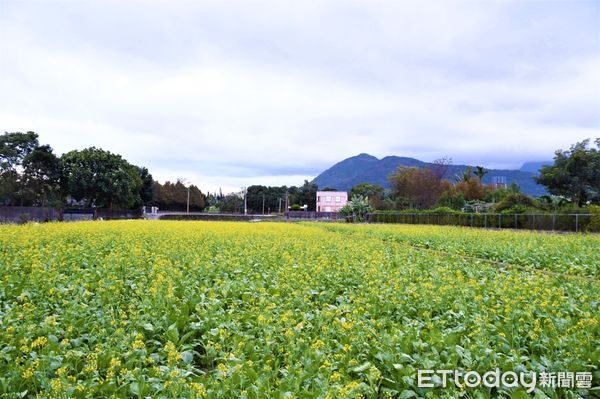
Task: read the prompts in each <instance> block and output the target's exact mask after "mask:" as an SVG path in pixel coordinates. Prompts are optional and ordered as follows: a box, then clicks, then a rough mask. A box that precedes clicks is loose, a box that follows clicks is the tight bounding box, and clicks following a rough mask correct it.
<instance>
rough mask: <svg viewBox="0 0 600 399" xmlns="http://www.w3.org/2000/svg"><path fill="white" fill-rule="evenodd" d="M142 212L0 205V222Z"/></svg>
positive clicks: (137, 213) (109, 216) (132, 215)
mask: <svg viewBox="0 0 600 399" xmlns="http://www.w3.org/2000/svg"><path fill="white" fill-rule="evenodd" d="M141 217H142V212H141V210H140V211H136V210H125V211H121V210H113V209H98V208H97V209H65V210H61V209H56V208H46V207H40V206H0V223H25V222H50V221H57V220H60V221H63V220H64V221H76V220H96V219H107V220H111V219H140V218H141Z"/></svg>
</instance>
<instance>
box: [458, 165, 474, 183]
mask: <svg viewBox="0 0 600 399" xmlns="http://www.w3.org/2000/svg"><path fill="white" fill-rule="evenodd" d="M471 176H473V167H472V166H467V168H466V169H465V170H463V172H462V173H459V174H457V175H456V182H457V183H460V182H468V181H469V180H471Z"/></svg>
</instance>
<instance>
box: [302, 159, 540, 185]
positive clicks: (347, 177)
mask: <svg viewBox="0 0 600 399" xmlns="http://www.w3.org/2000/svg"><path fill="white" fill-rule="evenodd" d="M547 163H548V162H540V164H547ZM536 164H537V162H536ZM432 165H433V164H432V163H429V162H423V161H420V160H418V159H415V158H408V157H398V156H394V155H392V156H387V157H384V158H381V159H378V158H377V157H374V156H373V155H369V154H365V153H362V154H358V155H356V156H353V157H350V158H346V159H344V160H343V161H341V162H338V163H336V164H335V165H333V166H332V167H331V168H329V169H327V170H325V171H324V172H322V173H321V174H319V175H318V176H317V177H315V178H314V180H313V183H315V184H317V185H318V186H319V187H321V188H325V187H333V188H336V189H338V190H343V191H350V189H351V188H352V187H354V186H355V185H357V184H360V183H372V184H379V185H381V186H383V187H385V188H391V186H390V183H389V181H388V176H389V175H390V174H391V173H393V172H394V171H395V170H396V169H397V168H398V167H399V166H414V167H417V168H427V167H430V166H432ZM526 165H528V163H525V164H524V165H523V167H526ZM527 167H528V168H529V167H531V166H527ZM466 168H467V165H450V166H449V168H448V172H447V174H446V176H445V178H446V179H448V180H450V181H454V177H455V176H456V175H457V174H461V173H462V172H463V171H464V170H465V169H466ZM538 169H539V168H538ZM486 170H487V171H488V173H487V174H486V175H485V177H484V178H483V183H485V184H489V183H493V182H494V181H495V178H496V177H504V178H505V179H506V183H507V184H508V185H510V184H511V183H513V182H515V183H517V184H518V185H519V187H521V190H522V191H523V192H524V193H525V194H528V195H533V196H540V195H544V194H546V193H547V192H546V189H545V187H544V186H541V185H539V184H537V183H536V182H535V180H533V178H534V176H535V175H536V174H537V172H536V173H533V172H531V171H529V170H508V169H486ZM536 171H537V170H536Z"/></svg>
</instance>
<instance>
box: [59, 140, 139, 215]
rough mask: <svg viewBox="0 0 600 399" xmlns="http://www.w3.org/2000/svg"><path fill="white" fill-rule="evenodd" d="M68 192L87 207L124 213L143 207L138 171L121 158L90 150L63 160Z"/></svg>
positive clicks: (69, 155)
mask: <svg viewBox="0 0 600 399" xmlns="http://www.w3.org/2000/svg"><path fill="white" fill-rule="evenodd" d="M61 160H62V165H63V179H64V187H65V191H66V192H67V193H68V194H69V195H70V196H71V197H73V198H74V199H75V200H77V201H85V203H86V205H87V206H96V207H99V208H111V209H123V208H132V207H134V206H139V205H140V204H141V197H140V192H141V190H142V187H143V182H142V178H141V176H140V171H139V169H138V167H136V166H133V165H131V164H130V163H128V162H127V161H126V160H124V159H123V158H122V157H121V156H120V155H117V154H113V153H111V152H109V151H105V150H102V149H99V148H95V147H90V148H86V149H84V150H81V151H71V152H68V153H66V154H64V155H63V156H62V158H61Z"/></svg>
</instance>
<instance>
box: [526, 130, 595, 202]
mask: <svg viewBox="0 0 600 399" xmlns="http://www.w3.org/2000/svg"><path fill="white" fill-rule="evenodd" d="M594 143H595V145H596V148H594V147H590V146H589V140H584V141H582V142H581V143H577V144H575V145H573V146H572V147H571V148H570V149H569V150H568V151H561V150H558V151H556V153H555V157H554V164H553V165H550V166H545V167H543V168H542V169H541V171H540V176H539V177H538V178H537V179H536V180H537V182H538V183H540V184H543V185H545V186H546V187H548V191H550V193H552V194H556V195H562V196H564V197H567V198H569V199H571V201H573V202H574V203H575V204H577V205H578V206H583V205H584V204H586V203H587V202H588V201H590V202H592V203H596V204H598V203H600V138H597V139H596V140H595V141H594Z"/></svg>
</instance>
